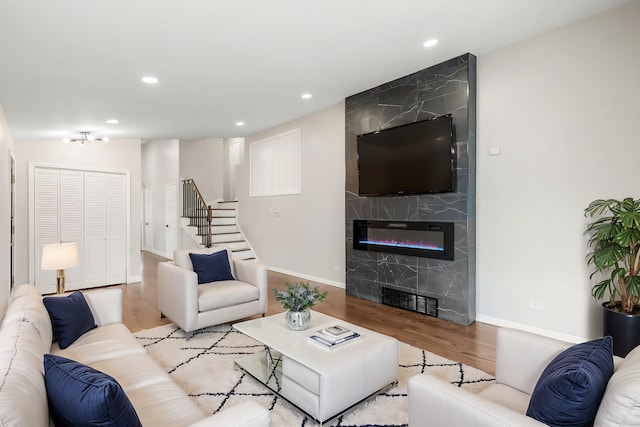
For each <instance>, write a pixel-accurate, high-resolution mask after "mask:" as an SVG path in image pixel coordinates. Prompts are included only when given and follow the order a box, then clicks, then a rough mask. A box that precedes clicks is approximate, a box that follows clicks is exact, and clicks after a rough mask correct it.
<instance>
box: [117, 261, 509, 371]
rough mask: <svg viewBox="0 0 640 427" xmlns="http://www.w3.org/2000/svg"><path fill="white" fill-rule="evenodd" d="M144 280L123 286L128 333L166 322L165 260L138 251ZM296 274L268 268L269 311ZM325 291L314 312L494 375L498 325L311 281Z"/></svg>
mask: <svg viewBox="0 0 640 427" xmlns="http://www.w3.org/2000/svg"><path fill="white" fill-rule="evenodd" d="M141 256H142V282H140V283H131V284H128V285H121V286H120V287H121V288H122V289H123V294H124V313H123V317H124V323H125V324H126V325H127V327H129V329H131V330H132V331H134V332H135V331H139V330H142V329H147V328H152V327H155V326H159V325H163V324H167V323H170V320H168V319H166V318H161V317H160V312H159V311H158V309H157V306H156V300H157V291H156V282H157V278H156V265H157V263H158V262H160V261H166V259H164V258H162V257H159V256H157V255H154V254H151V253H149V252H142V255H141ZM287 280H289V281H291V282H294V281H296V280H300V279H297V278H295V277H290V276H286V275H283V274H280V273H274V272H269V304H268V308H267V315H271V314H276V313H280V312H282V311H283V309H282V307H281V306H280V304H279V303H278V302H277V301H276V300H275V299H274V297H273V293H272V292H271V288H274V287H275V288H284V283H285V281H287ZM311 285H313V286H320V289H321V290H322V291H325V290H326V291H328V292H329V295H328V296H327V299H326V300H325V301H324V302H323V303H321V304H320V305H318V306H316V307H314V310H317V311H320V312H322V313H325V314H328V315H330V316H333V317H337V318H339V319H343V320H345V321H347V322H351V323H355V324H357V325H361V326H364V327H366V328H369V329H372V330H374V331H377V332H380V333H383V334H386V335H390V336H393V337H395V338H397V339H398V340H399V341H402V342H405V343H407V344H411V345H413V346H416V347H419V348H423V349H425V350H429V351H431V352H433V353H436V354H439V355H440V356H443V357H446V358H448V359H452V360H456V361H459V362H462V363H464V364H467V365H470V366H473V367H476V368H478V369H481V370H483V371H485V372H487V373H490V374H492V375H495V349H496V331H497V329H498V328H497V327H495V326H492V325H487V324H484V323H479V322H475V323H473V324H472V325H471V326H462V325H458V324H455V323H452V322H447V321H445V320H441V319H436V318H433V317H429V316H425V315H423V314H418V313H412V312H409V311H406V310H402V309H398V308H394V307H389V306H386V305H382V304H377V303H374V302H371V301H367V300H363V299H360V298H355V297H352V296H347V295H346V294H345V291H344V289H341V288H336V287H334V286H328V285H322V284H318V283H313V282H312V283H311Z"/></svg>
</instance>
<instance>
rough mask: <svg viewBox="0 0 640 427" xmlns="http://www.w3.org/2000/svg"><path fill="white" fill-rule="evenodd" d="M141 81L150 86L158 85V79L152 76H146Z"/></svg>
mask: <svg viewBox="0 0 640 427" xmlns="http://www.w3.org/2000/svg"><path fill="white" fill-rule="evenodd" d="M142 81H143V82H145V83H148V84H150V85H152V84H155V83H158V78H157V77H153V76H146V77H143V78H142Z"/></svg>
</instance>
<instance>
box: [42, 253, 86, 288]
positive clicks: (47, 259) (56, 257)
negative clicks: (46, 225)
mask: <svg viewBox="0 0 640 427" xmlns="http://www.w3.org/2000/svg"><path fill="white" fill-rule="evenodd" d="M76 265H78V245H77V244H76V242H67V243H51V244H47V245H44V246H42V265H41V268H42V269H43V270H57V271H58V274H57V276H56V277H57V287H56V292H57V293H59V294H62V293H64V269H65V268H71V267H75V266H76Z"/></svg>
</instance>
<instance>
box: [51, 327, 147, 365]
mask: <svg viewBox="0 0 640 427" xmlns="http://www.w3.org/2000/svg"><path fill="white" fill-rule="evenodd" d="M51 353H53V354H57V355H58V356H62V357H66V358H68V359H73V360H77V361H78V362H81V363H84V364H86V365H93V364H95V363H97V362H100V361H102V360H108V359H117V358H121V357H123V356H126V355H129V354H138V353H144V354H146V350H145V349H144V347H142V345H140V343H139V342H138V341H137V340H136V338H135V337H134V336H133V335H132V334H131V332H130V331H129V329H127V327H126V326H125V325H124V324H122V323H112V324H109V325H105V326H100V327H99V328H96V329H92V330H90V331H89V332H87V333H85V334H84V335H82V336H81V337H80V338H78V339H77V340H76V342H74V343H73V344H72V345H71V346H69V347H67V348H65V349H63V350H61V349H60V347H59V346H58V343H53V345H52V346H51Z"/></svg>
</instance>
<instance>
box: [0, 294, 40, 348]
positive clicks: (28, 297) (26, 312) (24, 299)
mask: <svg viewBox="0 0 640 427" xmlns="http://www.w3.org/2000/svg"><path fill="white" fill-rule="evenodd" d="M12 322H27V323H30V324H31V325H32V326H33V327H34V328H35V329H36V331H38V334H39V335H40V338H41V339H42V351H43V353H46V352H48V351H49V348H51V342H52V340H53V332H52V326H51V319H50V317H49V313H48V312H47V309H46V308H45V307H44V304H43V303H42V296H41V295H40V294H32V293H30V294H24V295H22V296H21V297H20V298H17V299H13V300H12V301H11V304H10V305H9V307H8V308H7V312H6V314H5V316H4V320H3V321H2V327H5V326H7V325H9V324H10V323H12Z"/></svg>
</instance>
